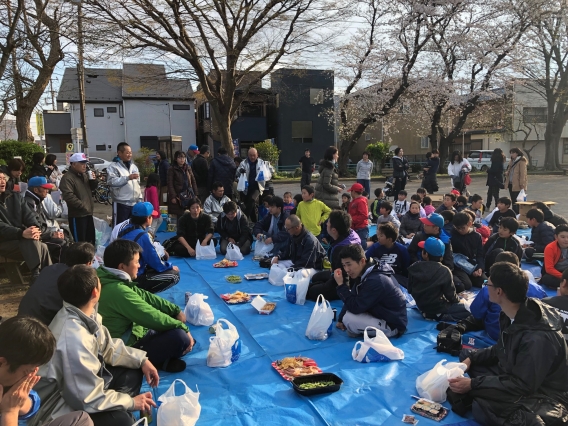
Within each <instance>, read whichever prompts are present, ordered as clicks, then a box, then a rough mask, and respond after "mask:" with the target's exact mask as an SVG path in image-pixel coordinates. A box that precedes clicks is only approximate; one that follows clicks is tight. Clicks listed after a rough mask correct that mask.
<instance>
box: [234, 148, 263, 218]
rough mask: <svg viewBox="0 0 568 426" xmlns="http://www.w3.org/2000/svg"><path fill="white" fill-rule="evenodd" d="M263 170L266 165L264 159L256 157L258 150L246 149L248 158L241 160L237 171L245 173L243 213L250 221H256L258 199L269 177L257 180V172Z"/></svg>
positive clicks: (241, 173)
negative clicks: (245, 184) (244, 208)
mask: <svg viewBox="0 0 568 426" xmlns="http://www.w3.org/2000/svg"><path fill="white" fill-rule="evenodd" d="M261 170H263V172H264V171H266V172H267V173H268V167H266V166H265V164H264V161H263V160H262V159H261V158H258V151H257V150H256V149H255V148H251V149H249V151H248V158H246V159H245V160H243V162H242V163H241V165H240V166H239V168H238V169H237V173H238V174H240V175H245V177H246V179H247V181H248V187H247V188H246V189H245V190H244V191H243V193H244V203H245V206H246V211H245V214H246V215H247V217H248V218H249V219H250V221H251V222H253V223H255V222H258V201H259V199H260V196H261V195H262V193H263V192H264V187H265V185H266V182H267V181H268V180H270V179H267V178H266V176H265V179H263V180H257V179H256V178H257V177H258V174H259V172H260V171H261Z"/></svg>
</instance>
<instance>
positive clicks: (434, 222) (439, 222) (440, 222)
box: [420, 213, 444, 229]
mask: <svg viewBox="0 0 568 426" xmlns="http://www.w3.org/2000/svg"><path fill="white" fill-rule="evenodd" d="M420 222H422V223H423V224H424V225H430V226H437V227H438V228H440V229H442V228H443V227H444V218H443V216H442V215H440V214H438V213H432V214H430V216H428V217H421V218H420Z"/></svg>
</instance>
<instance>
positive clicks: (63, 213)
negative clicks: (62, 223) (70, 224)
mask: <svg viewBox="0 0 568 426" xmlns="http://www.w3.org/2000/svg"><path fill="white" fill-rule="evenodd" d="M68 217H69V207H67V203H66V202H65V200H61V218H62V219H67V218H68Z"/></svg>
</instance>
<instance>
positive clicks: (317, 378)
mask: <svg viewBox="0 0 568 426" xmlns="http://www.w3.org/2000/svg"><path fill="white" fill-rule="evenodd" d="M313 382H333V383H335V384H334V385H333V386H326V387H325V388H316V389H300V385H301V384H304V383H313ZM342 384H343V380H341V379H340V378H339V377H337V376H336V375H335V374H333V373H321V374H312V375H311V376H300V377H295V378H294V379H292V386H294V390H295V391H296V392H298V393H299V394H300V395H303V396H311V395H319V394H322V393H331V392H337V391H338V390H339V388H341V385H342Z"/></svg>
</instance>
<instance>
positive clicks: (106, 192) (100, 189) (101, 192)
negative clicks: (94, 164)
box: [93, 181, 111, 205]
mask: <svg viewBox="0 0 568 426" xmlns="http://www.w3.org/2000/svg"><path fill="white" fill-rule="evenodd" d="M93 195H94V197H95V200H96V201H97V203H101V204H108V205H110V202H111V201H110V188H109V187H108V185H107V184H106V183H104V182H100V181H99V184H98V186H97V187H96V188H95V190H94V191H93Z"/></svg>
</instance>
